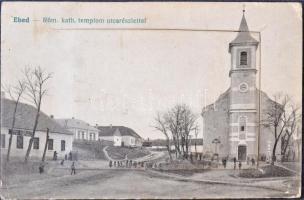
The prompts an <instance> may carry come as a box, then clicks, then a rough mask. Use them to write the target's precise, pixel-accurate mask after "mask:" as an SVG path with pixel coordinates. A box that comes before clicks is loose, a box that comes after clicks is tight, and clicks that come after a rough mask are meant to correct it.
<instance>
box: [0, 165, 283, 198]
mask: <svg viewBox="0 0 304 200" xmlns="http://www.w3.org/2000/svg"><path fill="white" fill-rule="evenodd" d="M57 170H64V169H57ZM61 172H62V171H61ZM54 173H56V172H55V171H54ZM0 193H1V195H3V197H4V198H5V199H6V198H9V199H11V198H23V199H24V198H39V199H41V198H44V199H49V198H194V197H196V198H214V197H218V196H222V195H225V197H229V198H240V197H254V198H258V197H275V196H277V197H278V196H281V195H284V193H282V192H279V191H274V190H268V189H263V188H254V187H240V186H232V185H219V184H209V183H196V182H185V181H180V180H174V179H170V178H168V177H165V176H161V175H157V174H153V173H150V172H149V171H144V170H120V169H114V170H113V169H104V170H82V171H78V173H77V174H76V175H75V176H71V175H69V174H68V171H67V172H66V175H64V176H62V177H56V178H48V179H42V180H38V181H29V182H28V183H26V184H24V183H23V184H20V185H14V186H11V187H7V188H2V189H1V190H0Z"/></svg>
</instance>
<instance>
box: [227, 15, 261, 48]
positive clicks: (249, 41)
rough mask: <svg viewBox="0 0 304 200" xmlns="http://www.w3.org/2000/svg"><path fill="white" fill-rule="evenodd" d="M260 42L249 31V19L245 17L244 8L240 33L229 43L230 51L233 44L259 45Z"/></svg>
mask: <svg viewBox="0 0 304 200" xmlns="http://www.w3.org/2000/svg"><path fill="white" fill-rule="evenodd" d="M258 44H259V42H258V41H257V40H256V39H254V38H253V37H252V36H251V34H250V31H249V28H248V25H247V21H246V18H245V10H243V16H242V20H241V24H240V27H239V31H238V35H237V36H236V38H235V39H234V40H233V41H232V42H230V43H229V52H230V51H231V48H232V47H233V46H240V45H255V46H257V45H258Z"/></svg>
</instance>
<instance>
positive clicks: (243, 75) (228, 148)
mask: <svg viewBox="0 0 304 200" xmlns="http://www.w3.org/2000/svg"><path fill="white" fill-rule="evenodd" d="M258 46H259V41H257V40H256V39H255V38H254V37H253V36H252V35H251V34H250V31H249V29H248V25H247V22H246V18H245V15H244V13H243V17H242V20H241V24H240V27H239V32H238V34H237V36H236V38H235V39H234V40H232V42H230V43H229V53H230V54H231V69H230V72H229V77H230V80H231V82H230V88H229V89H228V90H227V91H226V92H224V93H223V94H221V95H220V97H219V98H218V99H217V100H216V102H214V103H213V104H211V105H208V106H206V107H205V108H203V110H202V117H203V138H204V152H205V153H211V154H218V155H219V157H226V156H228V158H230V159H231V158H234V157H235V158H237V159H238V160H247V159H251V158H254V159H257V151H258V149H257V148H258V130H259V125H258V121H259V118H258V117H259V110H261V120H263V118H265V111H266V110H267V108H269V106H272V105H273V104H276V102H274V101H273V100H271V99H270V98H269V97H268V96H267V95H266V94H265V93H264V92H262V91H261V98H260V99H261V101H260V105H261V109H259V93H260V91H259V90H258V89H257V86H256V85H257V72H258V66H257V64H256V54H257V49H258ZM273 144H274V136H273V132H272V131H271V129H270V128H269V127H264V126H261V132H260V157H264V158H267V159H270V157H271V153H272V147H273ZM277 152H280V146H277Z"/></svg>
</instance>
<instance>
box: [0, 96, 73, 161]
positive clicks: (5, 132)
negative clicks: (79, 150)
mask: <svg viewBox="0 0 304 200" xmlns="http://www.w3.org/2000/svg"><path fill="white" fill-rule="evenodd" d="M14 108H15V101H12V100H9V99H6V98H5V97H3V96H1V154H2V155H3V154H7V149H8V145H9V137H10V134H9V133H10V132H12V134H13V137H12V145H11V153H10V155H11V156H12V157H24V156H25V154H26V151H27V148H28V145H29V141H30V138H31V135H32V131H33V127H34V122H35V117H36V112H37V109H36V108H35V107H33V106H31V105H28V104H25V103H21V102H19V104H18V107H17V111H16V118H15V119H16V120H15V125H14V128H13V130H12V122H13V113H14ZM47 128H48V129H49V139H48V147H47V151H46V157H48V158H52V157H53V155H54V152H55V151H56V152H57V157H58V158H63V157H64V156H65V155H68V154H69V153H70V152H71V151H72V142H73V133H71V132H70V131H68V130H67V129H65V128H64V127H62V126H61V125H60V124H58V123H57V122H56V121H55V120H54V119H52V118H51V117H49V116H48V115H46V114H45V113H43V112H42V111H41V112H40V117H39V121H38V126H37V129H36V133H35V137H34V141H33V144H32V150H31V153H30V157H37V158H41V157H42V155H43V152H44V147H45V144H46V135H47V134H46V132H47V131H46V130H47Z"/></svg>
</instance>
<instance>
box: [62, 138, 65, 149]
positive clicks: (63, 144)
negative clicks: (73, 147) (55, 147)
mask: <svg viewBox="0 0 304 200" xmlns="http://www.w3.org/2000/svg"><path fill="white" fill-rule="evenodd" d="M61 151H65V141H64V140H61Z"/></svg>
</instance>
